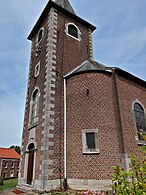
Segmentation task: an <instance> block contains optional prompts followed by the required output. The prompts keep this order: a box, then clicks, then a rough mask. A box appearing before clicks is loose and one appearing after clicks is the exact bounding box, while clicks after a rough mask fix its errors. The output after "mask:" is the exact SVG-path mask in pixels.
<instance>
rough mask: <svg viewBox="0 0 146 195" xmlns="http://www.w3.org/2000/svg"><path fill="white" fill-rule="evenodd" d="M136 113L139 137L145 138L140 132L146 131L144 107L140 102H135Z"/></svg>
mask: <svg viewBox="0 0 146 195" xmlns="http://www.w3.org/2000/svg"><path fill="white" fill-rule="evenodd" d="M134 115H135V122H136V128H137V133H138V139H139V140H143V138H142V136H141V135H140V132H142V131H146V125H145V114H144V109H143V107H142V106H141V105H140V104H139V103H135V104H134Z"/></svg>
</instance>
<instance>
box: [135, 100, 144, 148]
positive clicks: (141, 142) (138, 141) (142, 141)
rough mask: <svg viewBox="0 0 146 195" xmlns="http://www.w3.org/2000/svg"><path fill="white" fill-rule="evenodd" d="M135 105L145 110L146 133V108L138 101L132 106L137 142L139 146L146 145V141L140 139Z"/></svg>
mask: <svg viewBox="0 0 146 195" xmlns="http://www.w3.org/2000/svg"><path fill="white" fill-rule="evenodd" d="M135 104H139V105H140V107H141V108H142V109H143V114H144V126H145V129H144V130H145V132H146V111H145V108H144V106H143V105H142V104H141V102H139V101H138V100H136V101H134V102H133V105H132V112H133V118H134V125H135V132H136V135H135V140H136V142H137V143H138V145H146V141H144V140H142V139H139V136H138V133H139V131H138V129H137V123H136V116H135V108H134V106H135Z"/></svg>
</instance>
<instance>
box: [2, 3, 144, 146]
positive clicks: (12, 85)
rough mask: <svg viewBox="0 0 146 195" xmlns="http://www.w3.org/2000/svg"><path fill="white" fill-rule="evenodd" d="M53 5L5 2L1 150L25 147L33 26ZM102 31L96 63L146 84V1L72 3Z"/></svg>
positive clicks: (95, 37) (95, 41)
mask: <svg viewBox="0 0 146 195" xmlns="http://www.w3.org/2000/svg"><path fill="white" fill-rule="evenodd" d="M47 2H48V0H25V1H22V0H0V147H10V146H11V145H21V135H22V129H23V118H24V108H25V98H26V89H27V77H28V66H29V61H30V47H31V42H30V41H28V40H27V36H28V34H29V33H30V31H31V29H32V27H33V26H34V24H35V22H36V21H37V19H38V17H39V15H40V13H41V12H42V10H43V8H44V7H45V5H46V4H47ZM70 3H71V4H72V7H73V8H74V10H75V12H76V14H77V15H78V16H79V17H81V18H83V19H84V20H87V21H88V22H90V23H92V24H93V25H95V26H96V27H97V29H96V30H95V31H94V33H93V49H94V60H96V61H98V62H100V63H102V64H105V65H107V66H113V67H115V66H116V67H119V68H121V69H124V70H126V71H128V72H130V73H131V74H133V75H135V76H137V77H139V78H141V79H143V80H146V11H145V10H146V0H122V1H120V0H119V1H118V0H102V1H101V0H90V1H89V0H70Z"/></svg>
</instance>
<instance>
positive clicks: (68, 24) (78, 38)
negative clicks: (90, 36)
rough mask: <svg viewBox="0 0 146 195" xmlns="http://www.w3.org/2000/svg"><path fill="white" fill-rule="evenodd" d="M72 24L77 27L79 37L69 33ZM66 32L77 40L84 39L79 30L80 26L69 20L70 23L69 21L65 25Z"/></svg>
mask: <svg viewBox="0 0 146 195" xmlns="http://www.w3.org/2000/svg"><path fill="white" fill-rule="evenodd" d="M71 25H72V26H74V27H75V28H76V29H77V33H78V37H75V36H73V35H71V34H69V26H71ZM65 33H66V34H67V35H68V36H69V37H71V38H73V39H75V40H78V41H81V40H82V38H81V31H80V30H79V28H78V27H77V26H76V25H75V24H74V23H71V22H69V23H67V24H66V25H65Z"/></svg>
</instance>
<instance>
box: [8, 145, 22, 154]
mask: <svg viewBox="0 0 146 195" xmlns="http://www.w3.org/2000/svg"><path fill="white" fill-rule="evenodd" d="M10 148H11V149H14V150H15V151H16V152H17V153H18V154H20V153H21V150H20V146H10Z"/></svg>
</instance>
